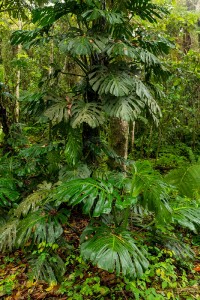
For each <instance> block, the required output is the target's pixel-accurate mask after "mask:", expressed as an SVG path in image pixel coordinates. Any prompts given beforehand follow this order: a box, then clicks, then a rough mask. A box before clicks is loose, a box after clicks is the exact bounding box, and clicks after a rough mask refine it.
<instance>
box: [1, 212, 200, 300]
mask: <svg viewBox="0 0 200 300" xmlns="http://www.w3.org/2000/svg"><path fill="white" fill-rule="evenodd" d="M87 222H88V221H87V219H84V218H82V216H80V217H79V218H78V219H77V217H76V218H75V219H74V220H71V221H70V227H65V228H64V233H65V237H66V239H67V241H68V242H70V243H71V244H73V245H74V249H76V248H78V246H79V232H81V231H82V230H83V229H84V227H85V226H86V225H87ZM192 248H193V251H194V252H195V254H196V255H195V260H194V261H193V262H190V263H189V266H186V267H185V268H183V267H181V270H180V269H179V267H178V266H177V265H176V266H173V265H172V264H171V262H172V261H173V260H172V259H171V258H167V259H166V260H163V258H161V260H163V261H160V262H159V263H157V265H156V267H154V268H153V269H152V270H153V273H152V272H151V273H152V274H150V273H148V275H146V277H144V278H143V280H139V281H138V280H136V281H135V283H134V282H133V281H130V280H128V281H127V280H124V278H123V277H120V276H116V275H115V274H113V273H108V272H106V271H103V270H101V269H99V268H97V267H95V266H92V265H90V264H86V263H84V262H83V261H82V260H81V258H80V256H79V253H78V250H74V251H73V252H72V253H70V254H69V256H68V258H67V259H66V265H67V272H66V274H65V276H64V280H63V282H62V283H60V284H58V283H56V282H54V283H50V284H48V283H46V282H44V281H41V280H38V281H33V280H30V278H29V277H28V273H29V261H28V258H27V257H26V253H25V251H24V252H23V250H16V251H15V252H13V253H10V254H0V299H5V300H23V299H25V300H28V299H30V300H31V299H33V300H39V299H52V300H53V299H60V300H83V299H87V300H88V299H92V300H93V299H100V300H102V299H105V300H111V299H119V300H120V299H121V300H123V299H125V300H129V299H139V300H140V299H141V300H142V299H144V300H159V299H169V300H170V299H174V300H182V299H185V300H192V299H196V300H200V246H199V245H197V246H193V247H192ZM66 256H67V255H66Z"/></svg>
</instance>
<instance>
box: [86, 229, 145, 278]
mask: <svg viewBox="0 0 200 300" xmlns="http://www.w3.org/2000/svg"><path fill="white" fill-rule="evenodd" d="M85 237H87V240H86V241H84V238H85ZM82 241H83V242H82V244H81V255H82V256H83V258H84V259H86V260H87V259H90V260H91V262H92V263H93V264H94V265H96V264H97V266H98V267H99V268H102V269H104V270H107V271H109V272H114V271H116V273H117V274H123V275H125V276H131V277H138V276H141V275H142V274H143V271H144V270H145V269H146V268H147V267H148V261H147V259H146V258H145V256H144V251H142V250H140V249H139V248H138V247H137V245H136V242H135V241H134V239H133V238H132V237H131V236H130V233H129V232H127V231H120V230H119V231H118V230H112V229H111V228H109V227H107V226H101V227H99V228H94V227H92V226H88V227H87V228H86V229H85V231H84V232H83V236H82Z"/></svg>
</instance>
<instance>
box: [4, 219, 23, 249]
mask: <svg viewBox="0 0 200 300" xmlns="http://www.w3.org/2000/svg"><path fill="white" fill-rule="evenodd" d="M18 224H19V220H18V219H12V220H10V221H8V222H6V224H4V225H3V226H2V227H1V228H0V251H2V252H4V251H6V250H9V251H11V250H12V249H13V248H14V246H15V243H16V237H17V227H18Z"/></svg>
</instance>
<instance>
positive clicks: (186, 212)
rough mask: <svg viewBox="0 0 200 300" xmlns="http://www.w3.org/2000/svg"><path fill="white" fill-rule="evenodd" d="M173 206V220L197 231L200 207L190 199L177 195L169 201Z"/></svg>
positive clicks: (199, 221) (199, 222)
mask: <svg viewBox="0 0 200 300" xmlns="http://www.w3.org/2000/svg"><path fill="white" fill-rule="evenodd" d="M171 205H172V207H173V215H172V217H173V222H174V223H175V224H177V223H178V224H179V225H180V226H182V227H185V228H188V229H189V230H191V231H194V232H195V233H197V229H198V227H199V226H200V218H199V216H200V207H199V206H198V203H196V202H195V201H192V200H191V199H187V198H181V197H180V196H178V197H177V198H176V199H173V201H171Z"/></svg>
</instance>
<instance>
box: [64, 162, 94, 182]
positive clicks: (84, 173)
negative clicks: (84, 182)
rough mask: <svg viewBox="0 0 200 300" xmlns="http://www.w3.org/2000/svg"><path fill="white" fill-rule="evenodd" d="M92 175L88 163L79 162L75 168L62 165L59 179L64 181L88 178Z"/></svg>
mask: <svg viewBox="0 0 200 300" xmlns="http://www.w3.org/2000/svg"><path fill="white" fill-rule="evenodd" d="M90 175H91V170H90V169H89V168H88V166H87V165H86V164H81V163H80V164H78V165H77V166H76V167H74V168H69V166H67V167H62V169H61V170H60V172H59V180H60V181H62V182H66V181H70V180H73V179H77V178H88V177H90Z"/></svg>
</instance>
